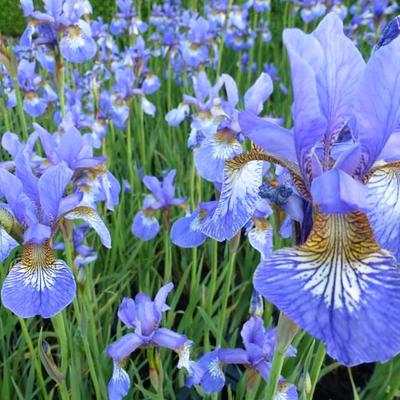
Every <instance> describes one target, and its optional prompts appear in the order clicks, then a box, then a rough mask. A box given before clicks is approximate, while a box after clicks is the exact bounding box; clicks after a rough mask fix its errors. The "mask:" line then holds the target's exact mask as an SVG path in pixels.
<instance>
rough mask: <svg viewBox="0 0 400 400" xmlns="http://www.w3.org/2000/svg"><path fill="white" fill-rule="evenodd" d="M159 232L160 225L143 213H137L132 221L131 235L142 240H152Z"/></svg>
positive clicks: (153, 218)
mask: <svg viewBox="0 0 400 400" xmlns="http://www.w3.org/2000/svg"><path fill="white" fill-rule="evenodd" d="M159 230H160V224H159V222H158V221H157V219H156V218H155V217H153V216H150V215H146V212H145V211H139V212H138V213H137V214H136V215H135V218H134V220H133V224H132V233H133V234H134V235H135V236H137V237H138V238H140V239H142V240H151V239H153V238H154V237H155V236H156V235H157V233H158V231H159Z"/></svg>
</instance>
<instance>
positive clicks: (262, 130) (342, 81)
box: [222, 13, 400, 365]
mask: <svg viewBox="0 0 400 400" xmlns="http://www.w3.org/2000/svg"><path fill="white" fill-rule="evenodd" d="M283 40H284V44H285V46H286V48H287V51H288V53H289V60H290V65H291V73H292V85H293V92H294V104H293V119H294V127H293V129H292V130H287V129H284V128H282V127H281V126H279V125H277V124H274V123H271V122H268V121H266V120H265V119H262V118H260V117H257V116H255V115H254V113H250V112H243V113H241V114H240V116H239V122H240V126H241V128H242V131H243V133H244V134H245V135H246V136H247V137H248V138H250V139H251V140H252V141H253V142H254V143H255V144H257V145H258V146H260V147H261V148H262V150H263V151H253V152H252V153H249V154H247V155H245V156H243V157H242V159H241V161H242V162H241V163H240V162H238V161H240V160H236V163H231V164H228V169H229V168H230V170H231V174H230V175H229V176H230V181H229V185H230V186H232V187H234V186H235V185H239V183H238V182H240V176H241V174H246V175H245V176H246V177H248V178H247V179H246V182H250V181H251V179H255V178H254V177H255V176H256V175H255V172H254V171H250V170H249V169H250V166H251V165H252V163H255V162H257V161H255V160H269V161H271V162H274V163H276V164H278V165H281V166H284V167H285V168H287V170H288V172H289V173H290V175H291V177H292V180H293V183H294V186H295V188H296V191H297V193H298V194H299V195H300V196H301V197H302V198H303V200H304V201H305V202H307V203H308V204H309V205H310V206H312V207H313V209H314V218H313V227H312V230H311V233H310V234H309V236H308V239H307V241H306V242H305V243H304V245H301V246H298V247H295V248H289V249H283V250H279V251H276V252H274V253H273V254H272V255H271V256H270V257H267V258H265V259H263V260H262V261H261V263H260V265H259V267H258V269H257V271H256V273H255V275H254V285H255V288H256V289H257V290H258V291H259V292H260V293H261V294H262V295H264V296H265V297H266V298H267V299H268V300H269V301H271V302H272V303H274V304H275V305H276V306H277V307H279V308H280V309H281V310H282V311H283V312H284V313H285V314H286V315H288V317H290V318H291V319H292V320H293V321H295V322H296V323H298V324H299V325H300V326H301V327H302V328H304V329H305V330H306V331H308V332H309V333H310V334H312V335H313V336H315V337H317V338H318V339H320V340H322V341H324V343H325V344H326V348H327V352H328V354H330V355H331V356H332V357H333V358H336V359H338V360H339V361H341V362H342V363H343V364H346V365H355V364H359V363H363V362H372V361H382V362H384V361H386V360H388V359H390V358H391V357H393V356H394V355H395V354H397V353H399V352H400V337H399V335H398V331H399V329H400V314H399V310H400V295H399V293H400V272H399V267H398V261H397V260H396V258H395V257H397V258H398V257H399V245H398V238H399V234H400V225H399V224H398V220H399V216H400V206H399V204H400V201H399V193H400V191H399V185H398V182H399V177H400V169H399V167H398V162H396V161H398V160H399V159H400V153H399V147H398V145H396V143H398V140H399V134H398V132H399V131H398V128H399V127H400V86H399V82H400V79H399V77H400V69H399V65H400V59H399V55H400V39H399V38H395V39H394V40H392V41H391V42H390V43H388V44H387V45H386V46H382V47H380V48H379V49H377V50H376V51H375V52H374V54H373V55H372V56H371V58H370V60H369V61H368V63H365V61H364V60H363V58H362V56H361V54H360V53H359V51H358V50H357V48H356V47H355V45H354V43H353V42H352V41H351V40H350V39H348V38H347V37H346V36H345V35H344V34H343V25H342V21H341V19H340V18H339V17H338V16H337V15H336V14H335V13H330V14H328V15H327V16H326V17H325V18H324V19H323V20H322V22H321V23H320V24H319V25H318V27H317V29H316V30H315V31H314V32H312V33H310V34H305V33H303V32H302V31H300V30H299V29H287V30H285V31H284V34H283ZM349 132H350V135H349V134H348V133H349ZM234 171H236V172H235V173H234ZM248 173H249V174H248ZM247 174H248V175H247ZM242 190H243V193H245V194H244V196H243V199H245V200H246V202H244V201H242V205H241V206H239V207H238V208H239V209H240V208H242V209H243V208H244V207H245V206H246V205H249V204H253V203H254V201H255V199H254V198H252V197H251V196H250V193H249V192H247V193H246V192H245V191H244V189H242ZM222 192H224V188H223V189H222ZM231 193H234V192H231ZM228 200H229V201H231V202H233V201H234V200H235V198H234V197H232V196H229V197H228ZM236 201H237V199H236ZM310 217H311V213H310ZM228 222H229V221H228ZM232 222H234V221H232ZM304 223H305V224H307V223H309V221H308V220H307V221H304ZM382 249H385V250H382Z"/></svg>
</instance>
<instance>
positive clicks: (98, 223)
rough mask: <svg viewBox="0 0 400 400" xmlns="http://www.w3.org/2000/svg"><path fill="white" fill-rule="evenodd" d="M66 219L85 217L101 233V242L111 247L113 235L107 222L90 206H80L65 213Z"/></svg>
mask: <svg viewBox="0 0 400 400" xmlns="http://www.w3.org/2000/svg"><path fill="white" fill-rule="evenodd" d="M64 218H66V219H83V220H84V221H86V222H87V223H88V224H89V225H90V226H91V227H92V228H93V229H94V230H95V231H96V233H97V234H98V235H99V237H100V240H101V243H103V245H104V246H105V247H107V248H109V249H110V248H111V236H110V232H109V231H108V229H107V227H106V225H105V223H104V222H103V220H102V219H101V218H100V216H99V214H97V212H96V211H95V210H94V209H93V208H90V207H85V206H79V207H76V208H75V209H73V210H72V211H69V212H68V213H67V214H65V215H64Z"/></svg>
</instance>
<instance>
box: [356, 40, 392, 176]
mask: <svg viewBox="0 0 400 400" xmlns="http://www.w3.org/2000/svg"><path fill="white" fill-rule="evenodd" d="M399 64H400V38H396V39H395V40H393V41H392V42H391V43H389V44H388V45H387V46H384V47H381V48H380V49H378V50H377V51H375V52H374V54H373V55H372V57H371V59H370V60H369V61H368V63H367V67H366V68H365V71H364V74H363V75H362V77H361V79H360V82H359V88H358V89H359V90H358V94H357V101H356V102H355V104H354V109H355V114H356V120H357V134H358V140H359V142H360V144H361V149H362V152H363V156H364V163H365V171H368V170H369V168H370V167H371V166H372V164H373V163H374V162H375V161H376V159H377V157H378V156H379V154H380V152H381V151H382V149H383V148H384V146H385V144H386V142H387V141H388V139H389V137H390V135H391V134H392V133H393V131H394V130H395V129H396V128H398V127H399V123H400V68H399Z"/></svg>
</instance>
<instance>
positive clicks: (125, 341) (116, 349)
mask: <svg viewBox="0 0 400 400" xmlns="http://www.w3.org/2000/svg"><path fill="white" fill-rule="evenodd" d="M142 344H143V340H142V339H141V338H140V336H139V335H137V334H136V333H128V334H126V335H124V336H122V337H121V338H119V339H118V340H117V341H116V342H114V343H111V344H110V345H109V346H108V347H107V354H108V355H109V356H110V357H111V358H112V359H113V360H115V361H121V360H123V359H124V358H125V357H128V356H129V355H130V354H131V353H133V352H134V351H135V350H136V349H137V348H138V347H139V346H141V345H142Z"/></svg>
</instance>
